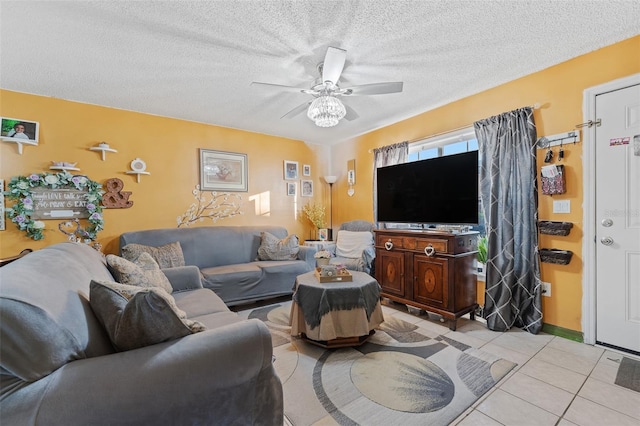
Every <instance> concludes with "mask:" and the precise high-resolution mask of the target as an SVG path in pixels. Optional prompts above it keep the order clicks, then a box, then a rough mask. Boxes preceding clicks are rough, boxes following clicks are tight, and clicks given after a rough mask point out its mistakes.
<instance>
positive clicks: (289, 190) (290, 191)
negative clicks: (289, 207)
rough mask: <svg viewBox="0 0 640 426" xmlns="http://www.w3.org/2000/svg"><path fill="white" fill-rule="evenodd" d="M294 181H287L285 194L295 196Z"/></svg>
mask: <svg viewBox="0 0 640 426" xmlns="http://www.w3.org/2000/svg"><path fill="white" fill-rule="evenodd" d="M296 192H297V191H296V183H295V182H287V195H288V196H292V197H295V196H296Z"/></svg>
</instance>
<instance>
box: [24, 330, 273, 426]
mask: <svg viewBox="0 0 640 426" xmlns="http://www.w3.org/2000/svg"><path fill="white" fill-rule="evenodd" d="M272 353H273V350H272V346H271V335H270V333H269V330H268V329H267V327H266V326H265V325H264V323H262V322H261V321H259V320H248V321H242V322H239V323H235V324H230V325H227V326H223V327H219V328H216V329H211V330H207V331H204V332H201V333H196V334H193V335H189V336H186V337H183V338H181V339H178V340H174V341H171V342H166V343H161V344H157V345H152V346H147V347H144V348H140V349H135V350H131V351H126V352H119V353H115V354H110V355H105V356H100V357H95V358H88V359H83V360H79V361H73V362H70V363H68V364H66V365H65V366H64V367H62V368H60V369H58V370H57V371H55V372H54V373H52V374H51V376H53V377H51V376H50V377H49V378H50V379H51V380H50V382H49V384H48V386H47V389H46V394H45V395H43V397H42V402H41V404H40V407H39V408H38V414H37V416H38V420H39V421H36V422H35V423H34V424H40V422H42V423H43V424H44V423H46V424H55V425H63V424H66V425H81V424H83V425H99V424H132V425H133V424H231V423H234V424H279V425H282V420H283V418H282V416H283V414H282V401H283V399H282V385H281V383H280V380H279V379H278V377H277V375H276V374H275V370H274V368H273V365H272ZM43 380H44V379H43ZM25 390H26V389H25ZM17 396H18V395H12V397H17ZM261 399H262V400H261ZM265 404H266V405H265ZM260 416H267V418H264V417H263V418H261V417H260Z"/></svg>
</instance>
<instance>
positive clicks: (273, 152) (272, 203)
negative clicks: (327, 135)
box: [0, 90, 326, 258]
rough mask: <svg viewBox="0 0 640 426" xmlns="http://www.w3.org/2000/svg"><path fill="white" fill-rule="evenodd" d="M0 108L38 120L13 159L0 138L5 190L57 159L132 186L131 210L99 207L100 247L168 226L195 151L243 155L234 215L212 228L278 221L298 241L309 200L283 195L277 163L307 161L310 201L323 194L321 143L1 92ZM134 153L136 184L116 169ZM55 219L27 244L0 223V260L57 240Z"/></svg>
mask: <svg viewBox="0 0 640 426" xmlns="http://www.w3.org/2000/svg"><path fill="white" fill-rule="evenodd" d="M0 111H1V112H0V114H1V115H2V116H4V117H16V118H20V119H25V120H29V121H38V122H39V123H40V143H39V145H38V146H25V147H24V151H23V155H19V154H18V150H17V146H16V145H15V144H13V143H0V178H2V179H4V180H5V186H6V184H7V183H8V181H9V179H10V178H11V177H12V176H17V175H27V174H30V173H41V172H44V171H49V170H48V167H49V166H50V165H51V161H66V162H77V163H78V165H77V167H79V168H80V169H81V171H80V172H74V173H80V174H85V175H86V176H88V177H89V178H90V179H92V180H94V181H97V182H100V183H104V182H105V180H106V179H109V178H112V177H117V178H119V179H121V180H122V181H123V182H124V190H125V191H131V192H133V194H132V195H131V197H130V199H131V200H133V202H134V205H133V207H131V208H129V209H105V210H104V218H105V229H104V230H103V231H101V232H100V233H99V234H98V241H99V242H100V243H102V245H103V247H104V250H103V251H105V252H108V253H115V252H117V250H118V241H117V239H118V237H119V235H120V234H121V233H123V232H125V231H131V230H139V229H152V228H173V227H176V226H177V217H178V216H180V215H181V214H183V213H184V212H185V211H186V210H187V209H188V208H189V206H190V205H191V204H192V203H194V202H195V198H194V196H193V194H192V191H193V190H194V188H195V186H196V184H198V183H199V154H198V148H207V149H214V150H221V151H230V152H240V153H246V154H248V164H249V191H248V192H241V193H239V194H241V195H242V210H243V212H244V214H243V215H242V216H237V217H233V218H229V219H224V220H220V221H218V222H216V223H215V225H249V224H269V225H281V226H285V227H286V228H287V229H288V230H289V233H295V234H297V235H298V236H300V237H301V239H305V238H308V237H309V235H310V225H309V223H308V222H306V220H304V219H301V218H300V213H299V212H300V210H301V209H302V206H303V205H304V204H305V203H306V202H308V201H309V200H311V198H307V197H305V198H303V197H300V196H297V197H290V196H287V195H286V185H285V180H284V176H283V167H284V164H283V162H284V160H291V161H298V162H299V166H300V174H302V165H303V164H309V165H311V172H312V175H311V179H312V180H313V181H314V195H315V198H316V199H318V200H319V201H320V200H321V199H322V197H323V196H325V194H324V193H325V189H326V188H325V187H326V184H325V183H324V182H321V180H320V176H321V175H323V173H322V171H321V166H320V163H319V160H317V159H318V158H324V157H326V154H324V153H323V150H326V148H321V147H319V146H313V145H307V144H305V143H303V142H300V141H295V140H289V139H284V138H278V137H272V136H267V135H263V134H256V133H250V132H245V131H240V130H234V129H228V128H223V127H216V126H211V125H205V124H200V123H193V122H187V121H182V120H177V119H171V118H164V117H158V116H152V115H146V114H139V113H134V112H129V111H123V110H118V109H113V108H106V107H100V106H94V105H87V104H81V103H77V102H69V101H64V100H59V99H54V98H49V97H42V96H33V95H28V94H23V93H16V92H11V91H6V90H0ZM101 141H106V142H107V143H109V145H110V146H111V147H112V148H114V149H116V150H117V151H118V152H117V153H107V156H106V161H102V159H101V156H100V153H99V152H93V151H89V150H88V148H89V147H91V146H94V145H96V144H97V143H99V142H101ZM274 147H275V148H277V149H274ZM136 157H139V158H141V159H142V160H144V161H145V162H146V164H147V170H148V171H149V172H150V173H151V175H149V176H141V177H140V183H137V182H136V177H135V176H133V175H126V174H125V173H124V172H125V171H127V170H131V169H130V167H129V164H130V163H131V161H132V160H133V159H134V158H136ZM305 179H308V178H306V177H305ZM297 182H298V190H299V189H300V182H299V180H298V181H297ZM5 189H6V188H5ZM5 204H6V205H7V207H10V205H11V204H12V202H11V201H10V200H8V199H5ZM60 222H61V221H55V220H47V221H45V223H46V229H48V231H47V232H46V233H45V239H44V240H41V241H33V240H31V239H28V238H27V237H26V235H25V234H24V233H23V232H20V231H19V230H18V229H17V228H16V226H15V224H13V223H12V222H10V221H9V220H6V230H5V231H0V257H2V258H4V257H8V256H13V255H15V254H17V253H18V252H20V251H21V250H22V249H24V248H27V247H30V248H33V249H38V248H42V247H44V246H47V245H51V244H53V243H56V242H60V241H64V240H65V236H64V235H63V234H62V233H61V232H60V231H59V230H58V228H57V226H58V223H60ZM202 225H214V223H213V222H212V221H211V220H208V219H207V220H205V221H204V222H202V223H200V224H198V225H197V226H202Z"/></svg>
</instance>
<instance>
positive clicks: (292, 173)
mask: <svg viewBox="0 0 640 426" xmlns="http://www.w3.org/2000/svg"><path fill="white" fill-rule="evenodd" d="M284 178H285V179H287V180H291V179H298V162H297V161H289V160H284Z"/></svg>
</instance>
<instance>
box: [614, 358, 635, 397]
mask: <svg viewBox="0 0 640 426" xmlns="http://www.w3.org/2000/svg"><path fill="white" fill-rule="evenodd" d="M614 383H615V384H616V385H618V386H622V387H625V388H627V389H631V390H633V391H636V392H640V361H638V360H635V359H631V358H627V357H626V356H625V357H622V361H621V362H620V367H618V373H617V374H616V380H615V382H614Z"/></svg>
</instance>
